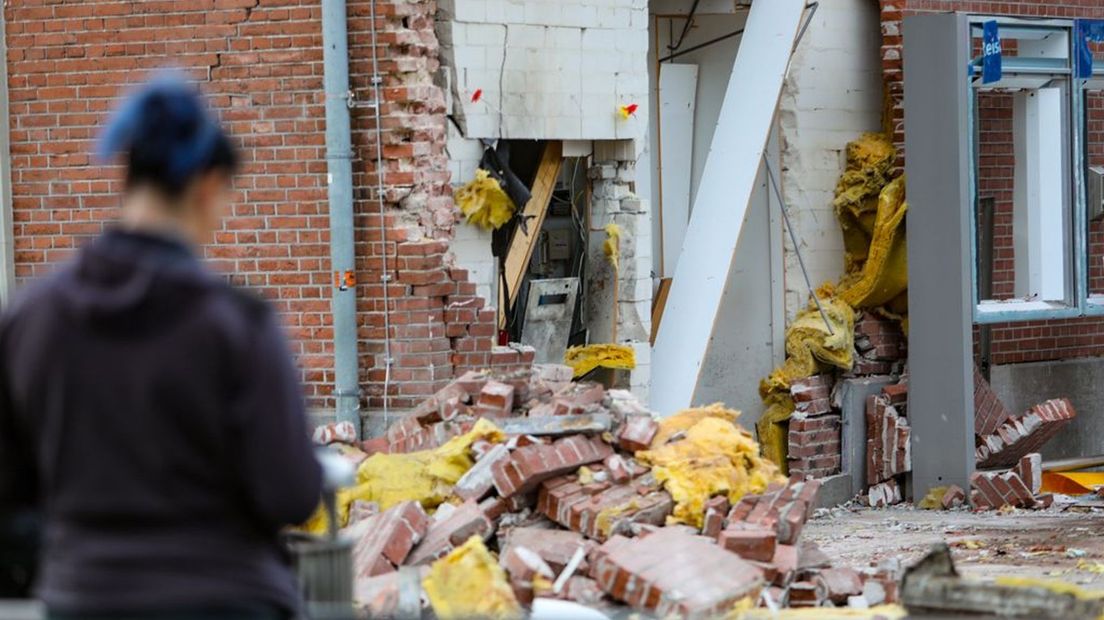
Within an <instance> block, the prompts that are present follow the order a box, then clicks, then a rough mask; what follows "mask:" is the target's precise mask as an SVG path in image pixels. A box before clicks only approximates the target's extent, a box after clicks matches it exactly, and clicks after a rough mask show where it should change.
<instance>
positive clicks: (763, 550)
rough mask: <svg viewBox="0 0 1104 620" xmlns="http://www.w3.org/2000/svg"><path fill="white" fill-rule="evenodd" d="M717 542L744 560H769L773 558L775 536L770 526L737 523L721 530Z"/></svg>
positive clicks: (775, 543) (775, 542)
mask: <svg viewBox="0 0 1104 620" xmlns="http://www.w3.org/2000/svg"><path fill="white" fill-rule="evenodd" d="M717 544H718V545H720V546H721V548H722V549H726V550H728V551H731V552H733V553H735V554H736V555H738V556H740V557H742V558H744V559H745V560H754V561H756V562H771V561H773V560H774V553H775V547H776V545H777V536H776V534H775V532H774V530H772V529H770V528H766V527H763V526H758V525H747V524H743V523H739V524H735V525H733V526H730V527H729V528H728V529H725V530H724V531H722V532H721V534H720V536H719V537H718V539H717Z"/></svg>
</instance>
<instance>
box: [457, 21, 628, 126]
mask: <svg viewBox="0 0 1104 620" xmlns="http://www.w3.org/2000/svg"><path fill="white" fill-rule="evenodd" d="M437 21H438V24H437V34H438V38H439V39H440V42H441V57H442V63H443V64H444V66H445V68H446V71H448V72H449V73H450V75H449V78H448V79H449V82H450V86H451V89H452V94H453V97H454V99H453V112H454V113H455V114H456V116H457V119H458V120H459V121H460V123H461V125H462V126H463V127H464V128H465V132H464V133H465V135H466V136H468V137H469V138H492V137H504V138H526V139H563V140H573V139H588V140H609V139H623V138H641V137H643V136H644V134H645V131H646V128H647V108H646V107H645V106H644V105H643V104H644V103H645V99H646V97H647V94H648V77H647V67H646V62H647V51H648V38H647V37H648V9H647V0H441V1H440V2H439V3H438V12H437ZM480 89H481V90H482V91H483V99H482V100H481V101H477V102H472V101H471V98H472V94H473V93H474V92H475V91H476V90H480ZM631 103H636V104H638V105H640V106H641V107H640V110H639V112H638V113H637V115H636V116H635V117H633V118H630V119H628V120H625V119H622V118H620V116H619V113H618V108H619V107H620V106H621V105H626V104H631Z"/></svg>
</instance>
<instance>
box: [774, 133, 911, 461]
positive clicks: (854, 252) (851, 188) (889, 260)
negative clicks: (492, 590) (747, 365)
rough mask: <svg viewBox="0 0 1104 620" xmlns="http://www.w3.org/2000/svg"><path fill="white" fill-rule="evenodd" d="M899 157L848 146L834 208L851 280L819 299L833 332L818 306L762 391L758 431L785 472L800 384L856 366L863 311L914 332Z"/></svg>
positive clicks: (875, 140)
mask: <svg viewBox="0 0 1104 620" xmlns="http://www.w3.org/2000/svg"><path fill="white" fill-rule="evenodd" d="M896 158H897V151H896V149H895V148H894V146H893V142H892V140H891V139H890V138H889V136H888V135H887V134H882V133H866V134H863V135H862V136H861V137H859V139H857V140H855V141H853V142H851V143H850V144H848V145H847V165H846V168H845V169H844V172H843V174H841V175H840V178H839V181H838V183H837V184H836V191H835V199H834V200H833V203H832V204H833V207H834V208H835V210H836V216H837V217H838V219H839V223H840V228H841V230H842V232H843V242H844V270H845V273H844V275H843V277H842V278H841V279H840V281H839V282H838V284H836V285H834V286H833V285H830V284H825V285H823V286H821V288H820V289H819V290H818V291H817V292H816V293H815V295H816V296H817V298H818V299H819V300H820V303H821V305H822V306H823V307H824V311H825V313H826V314H827V315H828V323H829V324H830V325H831V330H830V331H831V333H829V327H828V326H827V325H825V321H824V318H823V317H822V316H821V314H820V311H819V310H818V309H817V307H816V304H815V303H813V302H812V301H810V303H809V305H808V306H807V307H806V308H805V310H803V311H802V312H800V313H799V314H798V315H797V317H796V318H795V319H794V321H793V322H792V323H791V324H790V326H789V327H788V328H787V330H786V361H785V362H784V363H783V364H782V365H781V366H779V367H778V368H776V369H775V370H774V372H772V373H771V374H770V376H768V377H766V378H765V379H763V380H762V382H760V384H759V395H760V396H761V397H762V399H763V402H764V404H765V405H766V406H767V409H766V412H765V413H764V414H763V416H762V417H760V419H759V422H758V423H757V424H756V430H757V431H758V434H759V442H760V443H761V444H762V448H763V454H764V455H765V456H767V457H768V458H769V459H770V460H772V461H774V462H775V463H778V464H779V465H780V466H782V467H783V468H785V462H786V460H785V459H786V431H787V428H788V424H789V419H790V416H791V415H792V414H793V410H794V405H793V401H792V400H791V399H790V396H789V389H790V386H791V385H792V384H793V382H794V381H796V380H798V379H802V378H805V377H809V376H812V375H814V374H817V373H819V372H823V371H826V370H828V369H830V368H839V369H842V370H850V368H851V366H852V364H853V359H852V357H853V351H854V321H855V311H856V310H860V309H864V310H872V311H877V312H878V313H879V314H882V315H884V316H888V317H893V318H897V319H900V320H901V323H902V327H904V328H905V329H906V330H907V328H908V317H907V316H906V313H907V312H908V303H907V302H908V295H907V293H908V247H907V245H906V242H905V213H906V212H907V211H908V203H907V202H906V201H905V180H904V177H903V176H902V177H898V178H896V179H891V176H892V174H893V172H894V171H893V166H894V163H895V161H896Z"/></svg>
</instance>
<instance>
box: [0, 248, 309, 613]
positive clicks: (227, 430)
mask: <svg viewBox="0 0 1104 620" xmlns="http://www.w3.org/2000/svg"><path fill="white" fill-rule="evenodd" d="M320 478H321V475H320V471H319V467H318V465H317V462H316V461H315V459H314V457H313V454H312V450H311V445H310V442H309V440H308V436H307V428H306V418H305V415H304V411H303V403H302V398H301V395H300V388H299V385H298V382H297V374H296V372H295V371H294V368H293V367H292V364H291V362H290V359H289V352H288V348H287V345H286V342H285V340H284V338H283V336H282V334H281V331H280V329H279V326H278V324H277V320H276V318H275V317H274V315H273V313H272V312H271V311H270V310H269V308H268V307H267V306H266V305H265V304H264V303H263V302H261V301H260V300H257V299H255V298H253V297H252V296H251V295H249V294H247V293H244V292H240V291H237V290H235V289H233V288H231V287H230V286H229V285H227V284H226V283H224V282H223V281H221V280H220V279H219V278H217V277H215V276H214V275H213V274H211V273H210V272H208V271H207V270H206V269H205V268H204V267H203V266H202V265H201V264H200V263H199V261H198V260H197V259H196V258H195V257H194V256H193V254H192V253H191V251H190V250H189V249H188V248H187V246H185V245H184V244H182V243H179V242H177V241H174V240H170V239H168V238H165V237H159V236H151V235H145V234H138V233H131V232H121V231H115V232H109V233H107V234H105V235H104V236H102V237H100V238H98V239H96V240H95V241H93V242H92V243H91V244H89V245H88V246H87V247H86V248H85V249H84V250H82V251H81V252H80V254H79V255H78V257H77V259H76V260H75V261H74V262H73V263H71V264H69V265H67V266H65V267H64V268H62V269H60V270H59V271H58V272H57V273H56V274H54V275H53V276H50V277H48V278H46V279H45V280H43V281H41V282H39V283H37V284H35V285H33V286H31V287H30V288H29V289H28V290H27V291H25V292H24V294H23V295H22V296H21V297H20V299H18V300H17V301H16V303H15V304H14V305H13V306H12V307H11V308H10V309H9V310H8V312H7V313H6V314H5V315H4V317H3V319H2V321H0V513H2V512H3V511H5V510H8V511H11V510H15V509H18V508H20V507H21V506H27V505H29V506H32V507H35V508H37V509H39V510H40V511H41V512H42V515H43V550H42V565H41V569H40V570H41V572H40V575H39V581H38V592H39V595H40V596H41V598H42V599H43V600H44V601H45V603H46V605H47V606H48V607H49V608H50V609H51V610H54V611H59V612H125V611H143V610H160V609H173V608H181V607H183V608H204V607H207V608H212V607H234V606H239V605H245V606H249V605H273V606H278V607H280V608H283V609H285V610H288V611H290V610H293V609H295V608H296V607H297V604H298V598H297V595H296V588H295V584H294V579H293V575H292V572H291V570H290V568H289V567H288V565H287V562H286V558H285V557H284V554H283V553H282V551H281V547H280V545H279V542H278V532H279V529H280V528H281V527H282V526H284V525H286V524H290V523H298V522H301V521H303V520H305V519H306V518H307V517H308V516H309V515H310V513H311V512H312V510H313V509H314V508H315V506H316V505H317V503H318V498H319V489H320Z"/></svg>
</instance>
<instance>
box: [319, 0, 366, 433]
mask: <svg viewBox="0 0 1104 620" xmlns="http://www.w3.org/2000/svg"><path fill="white" fill-rule="evenodd" d="M322 48H323V49H322V60H323V67H324V73H323V84H324V87H325V96H326V169H327V173H328V174H327V177H326V178H327V183H328V188H329V191H328V194H329V203H330V204H329V206H330V264H331V268H332V270H333V283H332V286H333V289H332V301H331V308H332V312H333V340H334V391H333V395H334V399H335V400H336V403H337V421H338V422H351V423H352V424H353V426H354V427H356V429H357V436H360V432H361V429H360V414H359V409H360V386H359V381H358V377H357V374H358V373H357V369H358V363H357V326H356V296H357V292H356V276H355V273H356V272H355V264H354V261H355V250H354V247H353V242H354V238H353V162H352V158H353V148H352V130H351V128H350V121H349V107H350V103H351V100H350V93H349V37H348V23H347V17H346V11H345V0H322Z"/></svg>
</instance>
